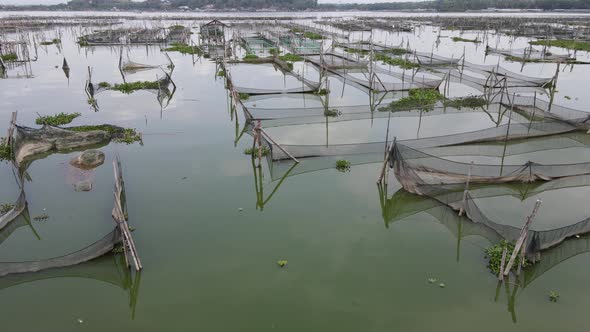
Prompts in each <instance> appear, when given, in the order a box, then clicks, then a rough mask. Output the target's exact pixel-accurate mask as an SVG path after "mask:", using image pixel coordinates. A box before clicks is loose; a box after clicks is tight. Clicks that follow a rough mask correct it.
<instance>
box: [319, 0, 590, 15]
mask: <svg viewBox="0 0 590 332" xmlns="http://www.w3.org/2000/svg"><path fill="white" fill-rule="evenodd" d="M318 7H319V8H321V9H326V10H350V9H356V10H437V11H459V12H460V11H466V10H482V9H488V8H497V9H541V10H555V9H590V0H434V1H422V2H388V3H368V4H320V5H319V6H318Z"/></svg>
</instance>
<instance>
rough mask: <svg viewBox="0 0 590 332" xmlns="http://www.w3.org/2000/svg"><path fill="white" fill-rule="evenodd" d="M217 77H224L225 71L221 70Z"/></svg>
mask: <svg viewBox="0 0 590 332" xmlns="http://www.w3.org/2000/svg"><path fill="white" fill-rule="evenodd" d="M217 76H219V77H225V70H223V69H221V70H220V71H218V72H217Z"/></svg>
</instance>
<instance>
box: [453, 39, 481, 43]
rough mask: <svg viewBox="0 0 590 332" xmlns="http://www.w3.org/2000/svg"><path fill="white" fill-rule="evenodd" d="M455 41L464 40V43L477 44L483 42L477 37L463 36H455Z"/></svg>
mask: <svg viewBox="0 0 590 332" xmlns="http://www.w3.org/2000/svg"><path fill="white" fill-rule="evenodd" d="M451 39H452V40H453V41H454V42H455V43H459V42H463V43H475V44H479V43H481V41H480V40H478V39H477V38H475V39H466V38H461V37H453V38H451Z"/></svg>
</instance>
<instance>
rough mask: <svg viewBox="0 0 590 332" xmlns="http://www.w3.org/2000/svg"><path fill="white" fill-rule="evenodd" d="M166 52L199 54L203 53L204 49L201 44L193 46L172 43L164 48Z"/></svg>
mask: <svg viewBox="0 0 590 332" xmlns="http://www.w3.org/2000/svg"><path fill="white" fill-rule="evenodd" d="M162 51H166V52H180V53H182V54H197V55H201V54H202V53H203V51H202V50H201V48H200V47H199V46H191V45H188V44H185V43H178V42H176V43H171V44H170V47H167V48H164V49H162Z"/></svg>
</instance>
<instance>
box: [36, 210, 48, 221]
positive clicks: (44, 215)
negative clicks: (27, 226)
mask: <svg viewBox="0 0 590 332" xmlns="http://www.w3.org/2000/svg"><path fill="white" fill-rule="evenodd" d="M47 219H49V215H48V214H47V213H45V212H43V213H42V214H40V215H38V216H35V217H33V220H35V221H45V220H47Z"/></svg>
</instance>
